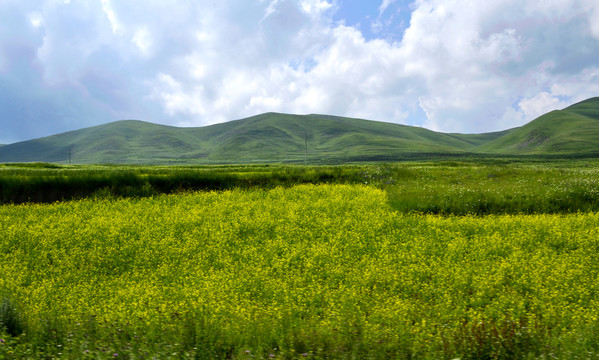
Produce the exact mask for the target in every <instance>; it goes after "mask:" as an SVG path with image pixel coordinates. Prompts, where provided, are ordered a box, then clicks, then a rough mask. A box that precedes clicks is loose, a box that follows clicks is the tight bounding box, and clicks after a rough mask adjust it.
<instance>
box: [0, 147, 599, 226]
mask: <svg viewBox="0 0 599 360" xmlns="http://www.w3.org/2000/svg"><path fill="white" fill-rule="evenodd" d="M597 166H598V164H597V162H596V161H583V160H578V161H573V160H555V161H553V162H545V163H541V162H539V161H537V162H526V161H524V160H523V161H522V162H519V163H513V162H510V161H507V160H505V159H500V158H499V159H497V158H489V159H484V158H483V159H477V160H472V161H456V160H445V161H436V162H409V163H403V164H400V163H390V164H378V165H352V166H307V167H306V166H299V165H243V166H238V165H236V166H232V165H231V166H171V167H168V166H97V165H96V166H82V165H76V166H75V165H73V166H68V165H56V164H44V163H31V164H13V165H4V166H0V203H27V202H46V203H50V202H55V201H62V200H69V199H81V198H85V197H95V198H106V197H149V196H155V195H158V194H172V193H181V192H187V191H198V190H201V191H211V190H227V189H233V188H242V189H272V188H275V187H277V186H283V187H291V186H294V185H297V184H367V185H371V186H376V187H377V188H380V189H384V190H385V191H386V193H387V195H388V200H389V202H390V204H391V205H392V206H393V207H394V209H396V210H398V211H400V212H404V213H405V212H408V213H409V212H412V213H432V214H454V215H466V214H477V215H485V214H535V213H576V212H578V211H599V180H598V179H599V170H598V167H597Z"/></svg>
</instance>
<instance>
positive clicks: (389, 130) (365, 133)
mask: <svg viewBox="0 0 599 360" xmlns="http://www.w3.org/2000/svg"><path fill="white" fill-rule="evenodd" d="M306 145H307V157H308V160H309V161H318V162H327V161H333V162H341V161H347V160H350V161H351V160H361V161H364V160H377V159H378V160H385V159H392V158H394V157H397V156H401V155H402V154H406V153H408V154H410V153H411V154H413V153H462V152H464V151H466V150H467V149H468V148H469V147H471V144H470V143H468V142H467V141H464V140H462V139H459V138H456V137H454V136H450V135H446V134H441V133H436V132H434V131H430V130H426V129H423V128H418V127H411V126H405V125H398V124H391V123H383V122H376V121H368V120H360V119H350V118H343V117H335V116H327V115H303V116H301V115H288V114H278V113H267V114H262V115H258V116H254V117H250V118H246V119H242V120H236V121H230V122H227V123H223V124H217V125H212V126H207V127H201V128H177V127H172V126H164V125H156V124H150V123H146V122H142V121H136V120H124V121H117V122H114V123H109V124H105V125H100V126H95V127H91V128H86V129H82V130H76V131H71V132H67V133H62V134H58V135H54V136H49V137H45V138H40V139H35V140H29V141H24V142H19V143H15V144H11V145H7V146H6V147H4V148H2V149H0V162H26V161H45V162H63V163H64V162H68V161H69V155H70V158H71V161H72V162H76V163H171V162H172V163H231V162H242V163H245V162H303V161H305V158H306Z"/></svg>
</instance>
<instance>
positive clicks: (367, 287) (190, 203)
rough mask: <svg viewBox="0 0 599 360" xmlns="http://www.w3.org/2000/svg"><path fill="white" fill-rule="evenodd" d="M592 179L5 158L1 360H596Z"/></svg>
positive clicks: (423, 168) (597, 224)
mask: <svg viewBox="0 0 599 360" xmlns="http://www.w3.org/2000/svg"><path fill="white" fill-rule="evenodd" d="M598 172H599V167H598V166H597V163H596V162H593V161H578V162H563V161H556V162H553V163H532V162H526V163H513V162H504V161H486V160H485V161H479V162H453V161H444V162H418V163H416V162H415V163H403V164H377V165H359V164H358V165H353V166H342V167H302V166H282V165H281V166H242V167H235V166H227V167H181V168H174V167H162V168H161V167H116V166H114V167H110V166H97V167H91V166H88V167H77V166H71V167H69V166H51V165H48V164H36V165H31V164H28V165H10V166H9V165H6V166H4V167H3V168H0V185H2V194H4V195H3V196H4V198H3V202H4V204H3V205H1V206H0V234H2V236H1V237H0V334H1V335H0V358H15V359H22V358H29V359H40V358H46V359H54V358H56V359H58V358H60V359H63V358H64V359H79V358H94V359H115V358H120V359H141V358H148V359H150V358H157V359H260V358H262V359H269V358H275V359H277V358H279V359H303V358H308V359H455V358H461V359H512V358H529V359H549V358H580V359H594V358H598V357H599V319H598V314H599V300H598V299H599V297H598V294H599V292H598V290H599V282H597V278H598V275H599V177H598V176H597V175H598ZM94 178H95V179H99V180H96V181H97V182H95V183H94V182H93V181H91V180H90V181H88V182H86V181H85V179H88V180H89V179H94ZM201 179H212V180H211V182H207V181H206V180H201ZM56 184H58V185H56ZM64 184H71V187H69V186H66V185H64ZM73 184H82V185H79V190H78V191H76V192H75V191H71V190H72V188H76V186H74V185H73ZM90 184H93V186H92V185H90ZM161 184H162V185H161ZM165 184H166V185H165ZM206 184H209V185H206ZM9 186H12V188H11V189H13V190H14V189H21V190H20V191H21V193H20V194H21V195H19V197H14V198H10V193H11V192H9V191H7V190H6V189H8V187H9ZM18 186H21V187H20V188H19V187H18ZM61 186H62V187H61ZM36 189H38V190H36ZM39 189H44V190H39ZM56 189H63V190H56ZM65 189H66V190H65ZM68 189H71V190H68ZM81 189H83V190H81ZM69 191H71V192H69ZM43 192H45V193H51V195H40V193H43ZM7 194H8V195H7ZM23 194H25V195H23ZM34 200H39V201H34Z"/></svg>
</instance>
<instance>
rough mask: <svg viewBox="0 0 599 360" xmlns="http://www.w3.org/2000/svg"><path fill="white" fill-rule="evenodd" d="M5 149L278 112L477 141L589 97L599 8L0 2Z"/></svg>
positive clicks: (325, 0)
mask: <svg viewBox="0 0 599 360" xmlns="http://www.w3.org/2000/svg"><path fill="white" fill-rule="evenodd" d="M0 18H1V19H2V21H1V22H0V122H1V123H0V129H1V130H0V143H4V144H6V143H12V142H16V141H22V140H27V139H31V138H36V137H40V136H47V135H52V134H56V133H59V132H64V131H69V130H74V129H79V128H83V127H88V126H93V125H99V124H103V123H108V122H111V121H116V120H122V119H140V120H145V121H150V122H154V123H161V124H168V125H174V126H205V125H210V124H215V123H219V122H224V121H228V120H234V119H239V118H243V117H247V116H252V115H255V114H259V113H263V112H267V111H277V112H287V113H295V114H308V113H321V114H332V115H341V116H351V117H360V118H366V119H372V120H380V121H387V122H394V123H400V124H408V125H414V126H422V127H426V128H429V129H432V130H437V131H445V132H465V133H479V132H487V131H495V130H503V129H507V128H511V127H515V126H520V125H523V124H525V123H526V122H528V121H531V120H533V119H534V118H535V117H537V116H539V115H541V114H543V113H545V112H547V111H550V110H554V109H559V108H563V107H566V106H568V105H570V104H572V103H574V102H577V101H580V100H584V99H586V98H589V97H592V96H598V95H599V60H598V59H599V3H597V1H596V0H546V1H538V0H487V1H474V0H470V1H469V0H416V1H407V0H395V1H394V0H363V1H359V0H219V1H214V0H171V1H168V2H165V1H163V0H146V1H143V2H140V1H138V0H0Z"/></svg>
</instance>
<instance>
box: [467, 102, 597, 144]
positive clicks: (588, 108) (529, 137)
mask: <svg viewBox="0 0 599 360" xmlns="http://www.w3.org/2000/svg"><path fill="white" fill-rule="evenodd" d="M473 151H475V152H483V153H493V154H518V155H558V154H561V155H574V154H576V155H592V154H599V97H596V98H591V99H588V100H585V101H582V102H579V103H577V104H574V105H572V106H569V107H567V108H565V109H563V110H555V111H551V112H549V113H547V114H545V115H543V116H540V117H538V118H537V119H535V120H533V121H531V122H529V123H528V124H526V125H524V126H522V127H519V128H515V129H512V130H510V131H508V132H507V133H506V134H504V135H503V136H501V137H499V138H496V139H493V140H491V141H488V142H487V143H485V144H482V145H479V146H478V147H475V148H474V149H473Z"/></svg>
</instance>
